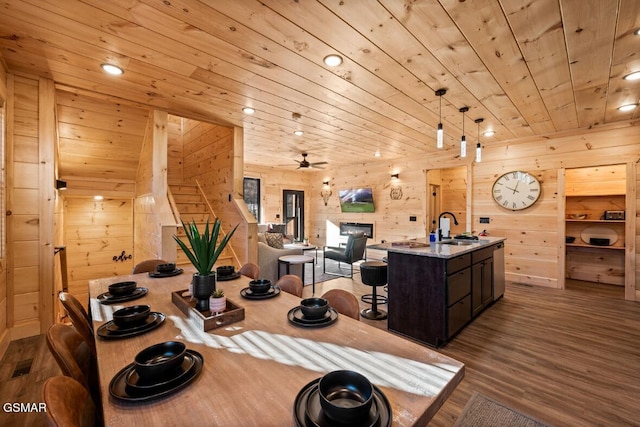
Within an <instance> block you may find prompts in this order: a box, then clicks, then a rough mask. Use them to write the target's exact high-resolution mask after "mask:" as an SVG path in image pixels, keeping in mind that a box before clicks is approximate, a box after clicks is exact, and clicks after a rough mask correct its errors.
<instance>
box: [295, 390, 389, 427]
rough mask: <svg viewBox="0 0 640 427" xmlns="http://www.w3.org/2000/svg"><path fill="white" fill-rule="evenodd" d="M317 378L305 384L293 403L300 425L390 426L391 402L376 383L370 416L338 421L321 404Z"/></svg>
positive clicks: (320, 426)
mask: <svg viewBox="0 0 640 427" xmlns="http://www.w3.org/2000/svg"><path fill="white" fill-rule="evenodd" d="M319 381H320V378H316V379H315V380H313V381H311V382H310V383H309V384H307V385H306V386H304V387H303V388H302V390H300V392H298V395H297V396H296V400H295V401H294V403H293V413H294V417H295V421H296V426H298V427H325V426H334V427H340V426H349V427H364V426H367V427H389V426H391V422H392V420H393V416H392V413H391V404H390V403H389V401H388V400H387V397H386V396H385V395H384V393H383V392H382V391H381V390H380V389H379V388H378V387H376V386H375V385H374V386H373V404H372V405H371V410H370V411H369V416H368V417H367V418H366V419H362V421H361V422H360V423H354V422H350V423H345V424H342V423H338V422H336V421H334V420H332V419H330V418H329V417H327V416H325V415H324V413H323V411H322V406H321V405H320V395H319V393H318V382H319Z"/></svg>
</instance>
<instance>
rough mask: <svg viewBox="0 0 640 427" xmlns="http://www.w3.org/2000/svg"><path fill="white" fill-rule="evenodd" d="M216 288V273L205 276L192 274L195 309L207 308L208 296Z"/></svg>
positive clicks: (205, 309) (204, 309) (206, 309)
mask: <svg viewBox="0 0 640 427" xmlns="http://www.w3.org/2000/svg"><path fill="white" fill-rule="evenodd" d="M215 289H216V274H215V273H213V272H212V273H211V274H209V275H207V276H201V275H200V274H194V275H193V296H194V297H195V299H196V310H198V311H200V312H202V311H208V310H209V297H210V296H211V293H212V292H213V291H214V290H215Z"/></svg>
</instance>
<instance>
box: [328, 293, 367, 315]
mask: <svg viewBox="0 0 640 427" xmlns="http://www.w3.org/2000/svg"><path fill="white" fill-rule="evenodd" d="M321 298H324V299H326V300H327V301H329V306H330V307H333V308H334V309H335V310H336V311H337V312H338V313H340V314H344V315H345V316H349V317H351V318H353V319H356V320H360V303H359V302H358V298H357V297H356V296H355V295H354V294H352V293H351V292H349V291H345V290H344V289H331V290H328V291H327V292H325V293H324V294H322V297H321Z"/></svg>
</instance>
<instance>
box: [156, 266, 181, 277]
mask: <svg viewBox="0 0 640 427" xmlns="http://www.w3.org/2000/svg"><path fill="white" fill-rule="evenodd" d="M183 271H184V270H183V269H181V268H176V269H175V270H173V271H167V272H166V273H163V272H160V271H150V272H149V277H153V278H154V279H160V278H163V277H173V276H177V275H178V274H182V272H183Z"/></svg>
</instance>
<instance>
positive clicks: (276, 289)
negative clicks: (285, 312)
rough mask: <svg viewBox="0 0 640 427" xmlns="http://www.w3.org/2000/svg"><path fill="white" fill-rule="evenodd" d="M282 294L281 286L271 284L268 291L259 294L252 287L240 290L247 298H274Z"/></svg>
mask: <svg viewBox="0 0 640 427" xmlns="http://www.w3.org/2000/svg"><path fill="white" fill-rule="evenodd" d="M279 294H280V287H278V286H275V285H271V287H270V288H269V290H268V291H267V292H263V293H261V294H257V293H255V292H253V291H252V290H251V288H244V289H243V290H241V291H240V295H242V297H243V298H246V299H267V298H273V297H275V296H278V295H279Z"/></svg>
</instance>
